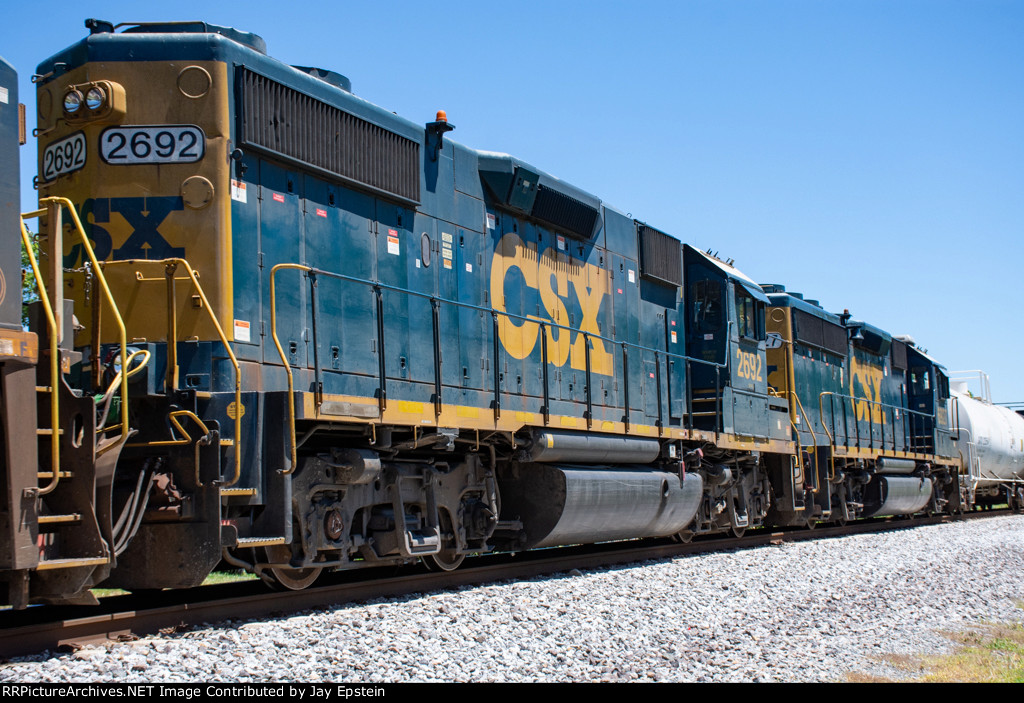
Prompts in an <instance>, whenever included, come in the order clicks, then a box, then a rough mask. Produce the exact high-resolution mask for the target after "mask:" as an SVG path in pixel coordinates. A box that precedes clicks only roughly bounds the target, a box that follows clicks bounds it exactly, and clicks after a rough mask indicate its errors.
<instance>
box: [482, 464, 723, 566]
mask: <svg viewBox="0 0 1024 703" xmlns="http://www.w3.org/2000/svg"><path fill="white" fill-rule="evenodd" d="M703 484H704V482H703V480H702V479H701V477H700V475H699V474H696V473H687V474H683V476H682V477H681V476H680V475H679V474H677V473H669V472H666V471H659V470H656V469H651V468H650V467H647V466H605V467H594V466H585V467H583V466H567V465H553V464H541V463H524V464H518V465H516V466H513V467H512V468H511V469H510V470H509V472H508V474H507V475H505V476H504V477H502V479H501V480H500V486H501V502H502V507H501V513H502V519H503V520H518V521H521V522H522V524H523V535H521V537H520V544H521V547H522V548H523V549H532V548H534V547H554V546H558V545H567V544H590V543H594V542H609V541H612V540H620V539H632V538H639V537H664V536H668V535H672V534H675V533H677V532H680V531H681V530H683V529H685V528H686V527H687V525H689V524H690V523H691V522H692V521H693V518H694V516H695V515H696V513H697V508H698V506H699V505H700V501H701V496H702V493H703V489H704V485H703ZM524 540H525V541H524Z"/></svg>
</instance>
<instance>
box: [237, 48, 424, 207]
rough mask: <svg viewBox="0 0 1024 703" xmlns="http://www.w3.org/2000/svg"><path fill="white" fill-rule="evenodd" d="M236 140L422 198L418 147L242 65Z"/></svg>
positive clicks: (362, 183)
mask: <svg viewBox="0 0 1024 703" xmlns="http://www.w3.org/2000/svg"><path fill="white" fill-rule="evenodd" d="M238 91H239V104H240V106H241V111H240V112H241V117H240V125H239V142H240V144H241V145H242V146H249V147H253V148H254V149H258V150H260V151H263V152H265V153H268V154H270V155H273V156H276V157H278V158H280V159H284V160H286V161H290V162H292V163H294V164H296V165H298V166H299V167H300V168H305V169H308V170H313V171H318V172H320V173H323V174H326V175H328V176H334V177H336V178H338V179H340V180H341V181H343V182H347V183H351V184H353V185H356V186H359V187H362V188H364V189H367V190H370V191H373V192H376V193H381V194H385V195H391V196H393V197H395V198H397V199H399V200H403V201H406V202H409V203H413V204H415V203H419V200H420V172H419V153H420V145H419V144H418V143H417V142H415V141H413V140H411V139H407V138H406V137H403V136H401V135H399V134H395V133H394V132H391V131H389V130H387V129H384V128H383V127H379V126H377V125H375V124H373V123H371V122H367V121H366V120H364V119H362V118H359V117H356V116H355V115H352V114H350V113H348V112H345V111H344V110H340V109H338V108H336V107H334V106H332V105H328V104H327V103H325V102H323V101H321V100H317V99H316V98H312V97H310V96H308V95H306V94H304V93H300V92H299V91H297V90H295V89H293V88H289V87H288V86H285V85H282V84H281V83H278V82H277V81H273V80H271V79H269V78H267V77H266V76H262V75H260V74H258V73H254V72H252V71H250V70H248V69H246V68H239V69H238Z"/></svg>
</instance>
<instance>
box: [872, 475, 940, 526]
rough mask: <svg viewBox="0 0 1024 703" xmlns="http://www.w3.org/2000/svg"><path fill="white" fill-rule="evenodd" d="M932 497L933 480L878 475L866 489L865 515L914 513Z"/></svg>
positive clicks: (922, 507) (921, 508) (922, 508)
mask: <svg viewBox="0 0 1024 703" xmlns="http://www.w3.org/2000/svg"><path fill="white" fill-rule="evenodd" d="M931 497H932V480H931V479H930V478H918V477H917V476H876V477H875V478H874V479H873V480H872V481H871V483H869V484H868V485H867V487H866V488H865V489H864V517H871V516H873V515H913V514H914V513H917V512H920V511H921V510H924V508H925V506H926V505H928V501H929V500H931Z"/></svg>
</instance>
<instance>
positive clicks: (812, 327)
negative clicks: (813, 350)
mask: <svg viewBox="0 0 1024 703" xmlns="http://www.w3.org/2000/svg"><path fill="white" fill-rule="evenodd" d="M793 323H794V325H795V328H796V330H795V332H796V339H797V341H799V342H802V343H804V344H810V345H811V346H814V347H819V348H821V349H825V350H827V351H830V352H832V353H833V354H839V355H840V356H846V352H847V349H846V330H845V329H844V328H843V327H840V326H839V325H836V324H833V323H831V322H829V321H827V320H823V319H821V318H820V317H815V316H814V315H811V314H809V313H806V312H804V311H803V310H797V309H796V308H794V309H793Z"/></svg>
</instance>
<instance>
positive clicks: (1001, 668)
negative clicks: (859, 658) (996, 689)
mask: <svg viewBox="0 0 1024 703" xmlns="http://www.w3.org/2000/svg"><path fill="white" fill-rule="evenodd" d="M1018 607H1021V608H1024V604H1019V605H1018ZM947 636H948V637H949V638H950V639H951V640H953V641H954V642H955V643H956V644H957V648H956V650H955V651H954V652H952V653H950V654H944V655H939V656H921V657H907V656H892V657H887V658H886V659H885V660H884V661H885V662H886V663H887V664H890V665H892V666H894V667H896V668H898V669H903V670H905V671H907V672H908V673H910V674H911V676H910V678H909V679H907V680H909V681H912V682H922V683H954V682H955V683H1024V625H1021V624H1019V623H996V624H987V625H984V626H982V627H980V628H976V629H973V630H970V631H968V632H957V633H947ZM850 681H855V682H890V681H891V679H886V678H884V677H880V676H870V675H865V674H853V675H851V676H850Z"/></svg>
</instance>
